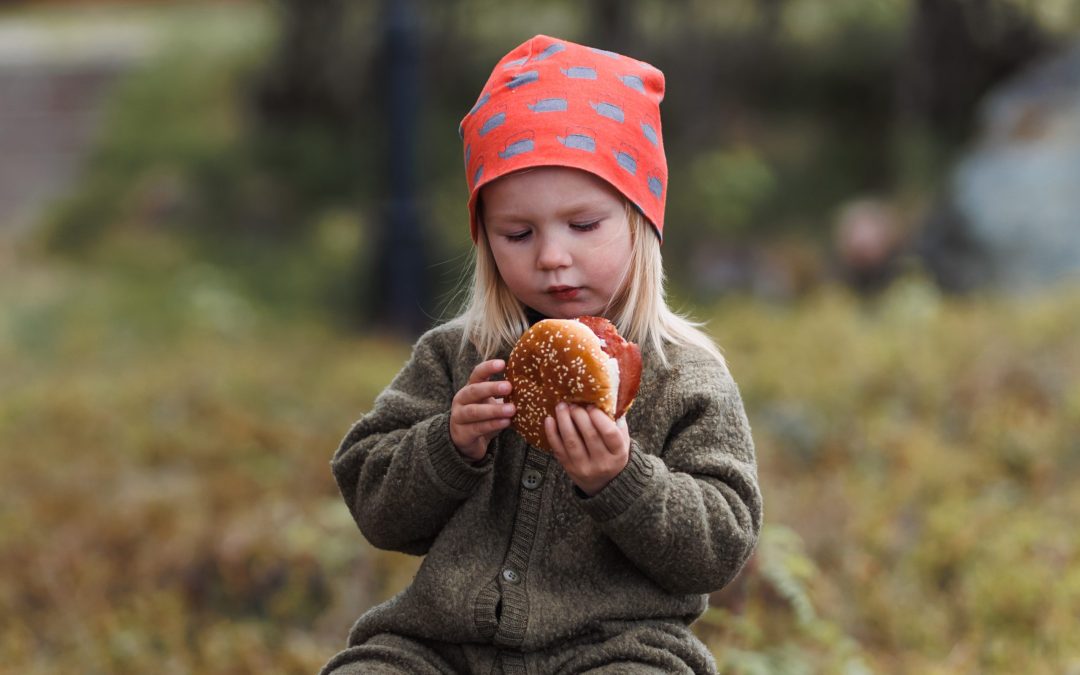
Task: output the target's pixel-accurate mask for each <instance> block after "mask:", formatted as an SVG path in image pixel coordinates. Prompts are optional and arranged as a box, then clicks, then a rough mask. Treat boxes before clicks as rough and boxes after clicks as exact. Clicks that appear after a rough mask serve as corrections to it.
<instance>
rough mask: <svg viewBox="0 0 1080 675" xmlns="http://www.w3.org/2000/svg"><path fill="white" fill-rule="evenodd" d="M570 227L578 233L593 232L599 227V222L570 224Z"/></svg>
mask: <svg viewBox="0 0 1080 675" xmlns="http://www.w3.org/2000/svg"><path fill="white" fill-rule="evenodd" d="M570 227H571V228H573V229H575V230H577V231H578V232H588V231H589V230H595V229H596V228H598V227H600V221H599V220H594V221H592V222H588V223H570Z"/></svg>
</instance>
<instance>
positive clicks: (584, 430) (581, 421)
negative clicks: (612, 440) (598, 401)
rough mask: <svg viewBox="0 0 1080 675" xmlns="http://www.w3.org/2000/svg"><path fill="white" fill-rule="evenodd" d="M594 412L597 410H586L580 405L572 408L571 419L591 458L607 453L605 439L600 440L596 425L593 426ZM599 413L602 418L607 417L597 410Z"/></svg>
mask: <svg viewBox="0 0 1080 675" xmlns="http://www.w3.org/2000/svg"><path fill="white" fill-rule="evenodd" d="M592 410H595V408H589V409H586V408H582V407H581V406H579V405H574V406H570V418H571V419H572V420H573V421H574V428H575V429H577V432H578V435H579V436H581V440H582V442H583V444H584V446H585V452H586V454H588V455H589V456H595V455H597V454H599V453H603V452H606V451H607V448H605V447H604V441H603V439H601V438H600V433H599V432H598V431H597V430H596V425H594V424H593V419H592ZM597 412H598V413H599V414H600V415H601V416H602V417H607V415H604V413H603V412H602V411H599V410H597Z"/></svg>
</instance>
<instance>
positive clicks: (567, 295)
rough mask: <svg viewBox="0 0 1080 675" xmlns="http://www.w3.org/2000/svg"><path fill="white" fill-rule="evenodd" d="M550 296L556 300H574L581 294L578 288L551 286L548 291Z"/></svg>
mask: <svg viewBox="0 0 1080 675" xmlns="http://www.w3.org/2000/svg"><path fill="white" fill-rule="evenodd" d="M547 292H548V294H549V295H551V296H552V297H553V298H555V299H556V300H573V299H574V298H576V297H577V296H578V293H580V292H581V288H580V287H577V286H551V287H550V288H548V289H547Z"/></svg>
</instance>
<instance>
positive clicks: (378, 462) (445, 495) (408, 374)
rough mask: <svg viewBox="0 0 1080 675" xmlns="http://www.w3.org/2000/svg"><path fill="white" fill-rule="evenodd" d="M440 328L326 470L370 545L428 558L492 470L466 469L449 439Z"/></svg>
mask: <svg viewBox="0 0 1080 675" xmlns="http://www.w3.org/2000/svg"><path fill="white" fill-rule="evenodd" d="M437 331H438V329H435V330H434V331H429V332H428V333H427V334H425V335H424V336H423V337H421V338H420V340H419V341H418V342H417V344H416V346H415V347H414V349H413V353H412V356H411V357H410V359H409V361H408V363H406V364H405V366H404V368H403V369H402V370H401V372H399V373H398V374H397V376H396V377H395V378H394V380H393V381H392V382H391V383H390V385H389V386H388V387H387V388H386V389H385V390H384V391H383V392H382V393H381V394H379V396H378V398H376V399H375V405H374V407H373V409H372V410H371V411H370V412H368V413H367V414H366V415H364V416H363V417H361V418H360V420H359V421H357V422H356V423H355V424H354V425H353V426H352V428H351V429H350V430H349V432H348V434H346V436H345V438H344V440H342V442H341V445H340V446H339V448H338V450H337V452H336V453H335V454H334V458H333V460H332V461H331V469H332V471H333V474H334V479H335V480H336V481H337V484H338V488H339V489H340V490H341V495H342V497H344V499H345V503H346V504H347V505H348V507H349V511H350V512H351V513H352V516H353V519H354V520H355V521H356V524H357V525H358V526H359V528H360V531H361V532H362V533H363V534H364V536H365V537H366V538H367V539H368V541H369V542H371V544H372V545H373V546H376V547H378V548H383V549H388V550H394V551H402V552H405V553H411V554H415V555H421V554H424V553H426V552H427V550H428V549H429V548H430V546H431V544H432V542H433V541H434V539H435V537H436V536H437V535H438V533H439V532H440V531H441V530H442V528H443V526H444V525H445V524H446V523H447V521H448V520H449V519H450V517H451V516H453V514H454V512H455V511H456V510H457V508H458V506H459V505H460V504H461V502H463V501H464V500H465V499H466V498H467V497H468V496H469V495H470V494H471V493H472V491H473V490H474V489H475V487H476V485H477V484H478V483H479V481H480V479H481V477H482V476H483V475H484V474H485V473H487V472H488V471H490V470H491V462H490V459H489V458H485V459H484V460H481V461H480V462H478V463H475V464H470V463H469V462H467V461H466V460H465V459H464V458H463V457H462V456H461V455H460V453H458V451H457V448H456V447H454V444H453V441H452V440H451V439H450V404H451V401H452V400H453V397H454V394H455V393H456V391H455V389H454V382H453V378H452V375H451V368H450V359H451V358H453V356H454V355H453V354H450V353H449V350H451V349H453V347H451V346H450V345H449V344H446V343H447V342H449V341H448V340H445V341H444V340H440V339H439V336H438V333H437Z"/></svg>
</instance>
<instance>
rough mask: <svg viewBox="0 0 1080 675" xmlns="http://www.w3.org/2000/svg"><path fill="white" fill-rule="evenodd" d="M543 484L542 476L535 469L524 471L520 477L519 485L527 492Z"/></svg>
mask: <svg viewBox="0 0 1080 675" xmlns="http://www.w3.org/2000/svg"><path fill="white" fill-rule="evenodd" d="M543 482H544V474H542V473H540V472H539V471H537V470H536V469H526V470H525V473H524V474H522V476H521V484H522V485H524V486H525V488H526V489H528V490H535V489H536V488H538V487H540V483H543Z"/></svg>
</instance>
